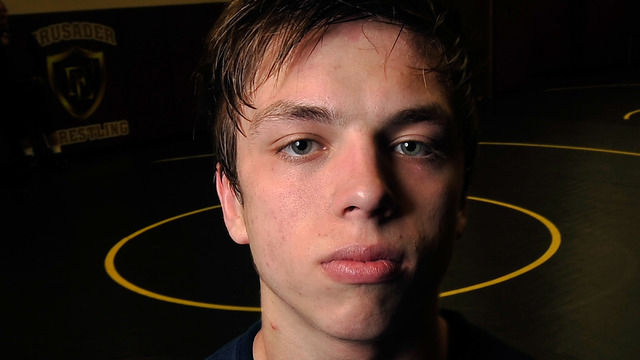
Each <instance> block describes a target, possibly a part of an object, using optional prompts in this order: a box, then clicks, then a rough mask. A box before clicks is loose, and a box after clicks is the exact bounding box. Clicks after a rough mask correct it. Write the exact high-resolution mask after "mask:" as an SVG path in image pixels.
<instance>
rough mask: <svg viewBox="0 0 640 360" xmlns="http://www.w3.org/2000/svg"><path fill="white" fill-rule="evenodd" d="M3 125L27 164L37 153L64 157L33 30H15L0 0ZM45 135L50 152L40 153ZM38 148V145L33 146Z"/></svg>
mask: <svg viewBox="0 0 640 360" xmlns="http://www.w3.org/2000/svg"><path fill="white" fill-rule="evenodd" d="M0 36H1V42H0V119H1V120H0V124H1V125H0V126H1V128H0V129H1V130H2V133H3V134H2V135H3V137H4V138H5V140H6V141H7V142H8V143H9V145H10V147H11V148H12V149H13V148H17V150H18V151H19V152H20V154H18V157H20V158H21V162H22V163H23V164H26V166H28V167H33V166H35V164H36V156H37V155H44V156H50V155H53V158H54V159H55V160H56V161H61V147H60V144H59V141H58V139H57V137H56V136H55V129H54V127H53V125H52V119H51V115H50V113H49V109H48V107H47V103H46V98H45V89H46V87H45V86H46V82H45V79H44V77H43V75H42V74H41V71H40V69H41V68H42V67H41V66H40V64H39V59H38V53H37V44H36V42H35V39H34V38H33V37H32V36H31V34H26V33H22V32H13V31H12V29H11V27H10V24H9V16H8V11H7V8H6V7H5V5H4V3H3V2H2V1H0ZM43 139H44V146H42V148H43V149H45V151H46V152H48V153H43V154H38V151H37V150H36V149H37V148H38V145H40V144H41V143H42V140H43ZM34 148H35V149H34Z"/></svg>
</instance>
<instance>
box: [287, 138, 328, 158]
mask: <svg viewBox="0 0 640 360" xmlns="http://www.w3.org/2000/svg"><path fill="white" fill-rule="evenodd" d="M319 149H320V144H318V143H317V142H315V141H313V140H309V139H299V140H295V141H292V142H291V143H289V144H287V146H285V147H284V148H283V149H282V151H283V152H285V153H286V154H287V155H289V156H296V157H297V156H305V155H309V154H311V153H312V152H314V151H317V150H319Z"/></svg>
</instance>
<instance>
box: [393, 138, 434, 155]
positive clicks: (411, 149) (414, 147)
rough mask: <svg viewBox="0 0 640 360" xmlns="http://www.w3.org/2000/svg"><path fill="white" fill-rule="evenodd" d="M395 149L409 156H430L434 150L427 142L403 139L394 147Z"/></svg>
mask: <svg viewBox="0 0 640 360" xmlns="http://www.w3.org/2000/svg"><path fill="white" fill-rule="evenodd" d="M394 150H395V151H397V152H399V153H401V154H403V155H408V156H416V157H419V156H429V155H431V154H432V153H433V151H432V150H431V149H430V148H428V147H427V145H426V144H424V143H421V142H419V141H403V142H401V143H399V144H397V145H396V146H395V147H394Z"/></svg>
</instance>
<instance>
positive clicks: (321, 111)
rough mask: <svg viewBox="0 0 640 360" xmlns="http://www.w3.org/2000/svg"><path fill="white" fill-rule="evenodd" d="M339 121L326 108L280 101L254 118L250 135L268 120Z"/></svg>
mask: <svg viewBox="0 0 640 360" xmlns="http://www.w3.org/2000/svg"><path fill="white" fill-rule="evenodd" d="M337 119H338V117H337V115H336V114H334V113H333V112H332V111H331V110H329V109H327V108H325V107H321V106H316V105H308V104H304V103H299V102H294V101H287V100H280V101H276V102H274V103H273V104H271V105H269V106H267V107H266V108H265V109H264V110H262V111H260V112H258V113H257V114H256V116H254V118H253V119H252V120H251V126H250V133H252V134H255V133H256V132H257V131H258V128H259V127H260V124H262V123H263V122H264V121H267V120H306V121H314V122H319V123H325V124H333V123H336V122H337Z"/></svg>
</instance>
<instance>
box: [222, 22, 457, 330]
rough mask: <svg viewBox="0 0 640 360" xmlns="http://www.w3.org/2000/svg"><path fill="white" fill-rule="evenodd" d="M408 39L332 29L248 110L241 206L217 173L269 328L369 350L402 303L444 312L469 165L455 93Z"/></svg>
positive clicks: (383, 31)
mask: <svg viewBox="0 0 640 360" xmlns="http://www.w3.org/2000/svg"><path fill="white" fill-rule="evenodd" d="M399 31H400V29H399V27H397V26H392V25H387V24H381V23H378V22H365V21H357V22H351V23H345V24H340V25H335V26H332V27H331V28H330V30H329V31H328V32H327V33H326V34H324V35H323V37H322V39H321V40H320V41H317V39H313V40H310V41H309V42H308V43H306V45H305V46H304V47H303V49H302V50H300V51H299V52H297V53H296V54H294V60H293V62H292V63H290V64H289V65H288V66H287V67H286V68H285V69H284V71H282V72H281V73H280V74H279V76H277V77H272V78H270V79H268V80H267V81H266V82H265V83H263V84H262V85H261V86H259V88H258V89H257V90H256V92H255V93H254V105H255V107H256V109H245V110H246V112H245V115H247V118H248V119H249V120H250V121H245V120H242V128H243V129H244V132H245V134H246V137H245V136H243V135H241V134H238V143H237V166H238V179H239V187H240V191H241V194H242V195H241V198H242V202H240V201H238V200H237V199H236V197H235V193H234V190H233V188H232V187H231V186H230V184H229V183H228V181H227V180H226V178H224V177H223V176H222V175H221V174H220V173H219V174H218V183H217V186H218V192H219V196H220V199H221V202H222V205H223V211H224V216H225V222H226V224H227V227H228V229H229V233H230V235H231V237H232V238H233V239H234V240H235V241H236V242H238V243H242V244H245V243H248V244H250V246H251V251H252V254H253V258H254V261H255V264H256V268H257V270H258V272H259V274H260V279H261V296H262V307H263V318H264V320H265V321H267V322H269V323H268V324H267V323H265V324H263V326H265V327H266V326H270V327H271V328H273V329H282V330H283V331H292V330H293V329H298V330H299V329H307V330H310V331H313V332H318V333H319V334H323V335H326V336H330V337H334V338H339V339H350V340H368V339H374V338H375V337H377V336H379V335H380V334H381V333H382V332H383V331H384V330H385V329H386V328H387V327H388V326H389V324H390V321H391V319H392V318H393V316H394V315H397V311H398V310H399V308H400V307H402V308H403V309H404V307H405V305H406V303H403V305H402V306H400V303H401V302H402V301H406V299H405V296H410V297H411V298H412V299H414V298H415V299H419V301H424V303H419V304H417V305H416V306H418V307H420V308H419V309H415V310H417V311H424V308H426V307H433V306H434V304H435V301H436V299H437V292H438V284H439V281H440V278H441V276H442V273H443V272H444V269H445V267H446V265H447V263H448V260H449V255H450V254H449V252H450V247H451V243H452V242H453V240H454V238H455V237H456V235H457V234H458V233H460V232H461V231H462V228H463V226H464V220H465V219H464V211H463V210H464V209H463V204H464V199H463V194H462V192H463V173H464V169H463V160H464V159H463V154H462V150H461V149H462V146H461V137H460V136H458V130H457V128H456V126H455V124H454V122H453V120H452V117H453V115H452V109H451V107H450V104H449V101H448V99H447V95H446V89H445V88H444V87H443V86H442V84H440V83H439V81H438V80H437V78H436V74H434V73H426V74H423V72H422V71H421V70H419V69H421V68H425V67H427V66H428V65H429V64H428V62H427V61H426V60H425V59H424V57H423V56H421V55H419V54H418V52H417V51H416V49H415V48H414V46H413V45H412V44H413V43H412V42H411V40H410V36H409V35H408V34H407V33H401V34H400V36H399ZM428 302H431V303H430V304H429V303H428ZM409 303H410V301H409ZM423 307H424V308H423ZM405 310H406V309H405ZM410 310H413V309H410ZM431 310H432V311H433V309H431ZM415 315H416V317H420V314H417V313H416V314H415ZM298 330H294V331H298Z"/></svg>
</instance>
